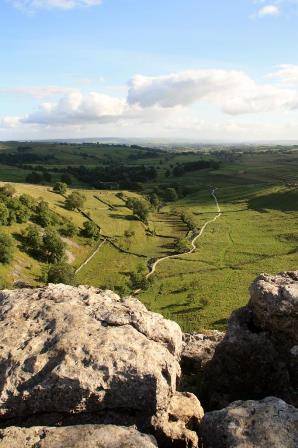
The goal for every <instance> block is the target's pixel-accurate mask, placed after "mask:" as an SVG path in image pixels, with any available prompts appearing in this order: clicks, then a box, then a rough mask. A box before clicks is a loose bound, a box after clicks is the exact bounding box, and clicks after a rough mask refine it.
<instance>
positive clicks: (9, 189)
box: [0, 184, 16, 197]
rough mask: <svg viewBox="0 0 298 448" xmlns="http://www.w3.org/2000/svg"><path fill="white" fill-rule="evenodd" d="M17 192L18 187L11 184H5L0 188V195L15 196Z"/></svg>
mask: <svg viewBox="0 0 298 448" xmlns="http://www.w3.org/2000/svg"><path fill="white" fill-rule="evenodd" d="M15 192H16V189H15V187H14V186H13V185H11V184H5V185H3V187H1V188H0V195H1V196H7V197H8V196H10V197H11V196H13V195H14V194H15Z"/></svg>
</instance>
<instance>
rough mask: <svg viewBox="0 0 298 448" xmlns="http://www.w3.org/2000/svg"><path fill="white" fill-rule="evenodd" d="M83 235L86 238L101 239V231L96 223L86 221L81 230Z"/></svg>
mask: <svg viewBox="0 0 298 448" xmlns="http://www.w3.org/2000/svg"><path fill="white" fill-rule="evenodd" d="M81 235H82V236H84V237H86V238H92V239H93V240H98V239H99V237H100V230H99V228H98V227H97V225H96V224H95V223H94V222H92V221H85V222H84V224H83V229H82V230H81Z"/></svg>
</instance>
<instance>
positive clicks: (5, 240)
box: [0, 233, 14, 264]
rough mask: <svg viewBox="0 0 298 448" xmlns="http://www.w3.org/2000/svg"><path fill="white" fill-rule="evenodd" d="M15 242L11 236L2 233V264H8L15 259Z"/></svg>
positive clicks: (0, 255)
mask: <svg viewBox="0 0 298 448" xmlns="http://www.w3.org/2000/svg"><path fill="white" fill-rule="evenodd" d="M13 249H14V242H13V239H12V238H11V236H10V235H6V234H5V233H0V263H3V264H8V263H10V262H11V260H12V257H13Z"/></svg>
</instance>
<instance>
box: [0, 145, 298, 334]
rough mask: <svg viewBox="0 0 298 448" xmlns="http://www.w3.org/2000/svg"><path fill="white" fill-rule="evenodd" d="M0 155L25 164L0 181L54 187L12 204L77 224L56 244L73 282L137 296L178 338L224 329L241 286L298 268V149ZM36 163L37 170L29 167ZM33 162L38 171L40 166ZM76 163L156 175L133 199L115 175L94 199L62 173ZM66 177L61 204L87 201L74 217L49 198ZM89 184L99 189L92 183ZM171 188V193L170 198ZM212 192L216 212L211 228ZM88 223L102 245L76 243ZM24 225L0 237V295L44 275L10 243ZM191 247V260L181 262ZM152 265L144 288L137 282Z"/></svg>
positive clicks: (20, 187)
mask: <svg viewBox="0 0 298 448" xmlns="http://www.w3.org/2000/svg"><path fill="white" fill-rule="evenodd" d="M0 154H2V155H4V158H6V160H10V162H9V163H15V162H14V158H19V156H20V154H21V155H22V157H24V159H21V160H23V161H20V160H19V159H18V160H19V162H18V164H17V165H13V166H12V165H10V166H8V165H6V166H4V165H2V167H1V166H0V175H1V176H0V178H1V179H2V180H10V181H11V180H16V179H18V178H19V176H20V177H22V176H23V178H22V179H23V180H24V179H25V178H26V176H27V175H28V173H31V172H35V173H39V174H40V175H44V173H45V172H46V173H47V174H48V175H50V177H51V180H48V182H46V181H45V180H43V182H44V183H45V185H39V184H34V185H33V184H29V183H12V182H10V183H12V184H13V186H14V187H15V189H16V193H15V196H16V197H18V196H19V195H21V194H28V195H30V196H31V197H33V198H34V199H35V200H37V201H38V200H39V199H40V198H42V199H43V200H44V201H46V202H47V203H48V204H49V208H50V210H51V211H52V212H53V213H54V214H55V216H56V217H58V218H59V219H62V221H63V220H67V221H71V222H72V223H73V224H75V226H76V227H77V229H78V231H77V235H76V236H71V237H67V238H65V237H64V242H65V244H66V257H67V261H68V262H69V263H70V264H71V265H73V267H74V268H75V270H77V274H76V282H77V283H81V284H82V283H83V284H90V285H93V286H96V287H101V288H109V289H112V290H116V291H118V292H119V293H121V294H128V293H130V292H133V291H136V290H139V297H140V300H142V301H143V303H144V304H146V306H148V307H149V309H151V310H153V311H157V312H160V313H162V314H163V315H164V316H165V317H167V318H171V319H173V320H175V321H177V322H178V323H179V324H180V325H181V326H182V328H183V329H184V330H185V331H193V330H196V331H198V330H200V331H201V330H208V329H224V328H225V326H226V319H227V317H228V316H229V314H230V313H231V312H232V311H233V310H234V309H235V308H237V307H239V306H241V305H242V304H243V303H244V301H245V298H246V291H247V288H248V285H249V284H250V282H251V281H252V279H253V278H254V277H255V276H256V275H257V274H258V273H259V272H261V271H263V270H265V269H270V271H271V272H278V271H280V270H281V269H283V268H284V267H286V268H287V269H289V270H290V269H295V267H296V266H297V216H298V207H297V204H298V190H297V186H296V183H295V176H297V174H296V173H297V169H295V168H296V167H297V152H296V151H295V149H291V148H286V149H284V148H283V149H280V150H277V149H276V150H272V151H268V150H267V152H264V150H263V149H261V150H258V148H255V149H254V151H253V150H252V149H251V148H250V149H249V150H247V151H246V152H243V150H242V148H241V150H239V151H235V148H234V149H233V150H231V151H228V150H225V151H224V152H221V151H215V150H214V151H212V152H208V151H206V152H203V153H197V152H195V153H194V152H186V153H185V152H181V153H179V152H178V153H176V152H168V151H161V150H154V149H150V148H141V147H125V146H116V145H115V146H108V145H91V144H88V145H74V144H72V145H70V144H68V145H62V144H60V145H58V144H56V145H53V144H37V143H34V144H33V143H32V144H31V143H30V144H29V145H24V144H20V143H11V144H10V143H7V144H2V152H1V153H0ZM14 154H16V156H14ZM34 158H37V159H38V160H35V162H36V164H32V160H34ZM28 160H31V164H29V168H30V169H28V163H27V162H28ZM41 160H43V161H44V163H43V165H42V166H40V165H39V164H38V163H37V162H38V161H39V162H40V161H41ZM206 161H209V162H210V161H212V163H216V164H217V165H216V166H215V165H214V166H215V167H216V169H214V168H212V167H209V168H206V167H205V168H204V164H203V165H201V164H202V162H204V163H205V162H206ZM0 162H1V160H0ZM209 162H208V163H209ZM82 163H85V165H84V166H85V167H86V168H88V169H92V170H97V169H98V170H101V172H102V170H103V169H104V170H105V171H106V172H107V173H108V170H109V168H110V167H111V166H112V165H117V166H118V167H120V166H125V167H126V168H125V169H126V173H129V172H130V171H129V170H128V171H127V168H128V167H129V169H133V167H135V166H143V168H142V170H143V171H142V172H143V173H144V172H147V171H148V170H149V169H150V170H151V168H152V167H155V169H156V176H155V178H154V179H147V180H143V181H142V182H138V183H137V185H135V184H134V185H132V187H133V189H121V188H119V186H120V185H118V188H115V183H117V182H116V180H117V176H118V175H119V170H118V172H115V173H114V174H113V176H116V177H114V178H113V185H111V184H107V185H105V189H96V188H94V187H93V188H92V186H91V185H89V186H88V185H86V184H85V183H84V182H82V181H80V180H79V179H78V178H76V177H75V176H74V175H73V174H69V173H70V171H68V166H70V165H69V164H72V170H73V171H72V173H73V172H77V171H76V170H77V169H79V168H80V166H81V164H82ZM87 163H88V165H87ZM89 163H90V165H89ZM202 166H203V168H202ZM24 167H25V168H26V169H24ZM42 168H43V170H42ZM57 169H58V171H56V170H57ZM123 169H124V168H123ZM32 170H33V171H32ZM44 170H46V171H44ZM59 170H60V171H59ZM146 170H147V171H146ZM187 170H190V171H187ZM80 172H82V169H81V171H80ZM150 172H151V171H150ZM168 172H169V173H168ZM66 174H68V175H69V176H70V178H71V179H69V181H70V180H71V183H72V185H71V186H69V187H68V190H67V193H66V195H69V194H71V193H72V192H74V191H79V192H80V193H81V194H83V195H84V196H85V201H84V204H83V206H82V207H81V208H80V211H79V210H78V209H74V210H73V211H70V210H67V209H66V208H65V206H64V201H65V197H64V196H65V195H64V196H63V195H59V194H57V193H54V192H53V185H54V184H55V182H56V181H60V180H61V177H63V176H66ZM106 178H108V175H106ZM110 179H111V178H110ZM66 180H67V179H66ZM97 181H98V182H99V183H101V184H102V180H101V178H100V177H99V178H97ZM129 182H131V180H130V181H129ZM118 183H120V182H118ZM3 185H4V184H3ZM135 187H137V188H136V189H135ZM167 189H174V193H175V194H174V196H173V195H172V192H171V195H170V196H169V193H168V192H167ZM213 190H214V191H215V193H216V199H217V200H218V204H219V207H220V211H221V215H220V216H218V219H216V220H214V218H215V217H216V215H217V213H218V208H217V204H216V202H215V198H214V197H213V196H212V191H213ZM153 193H154V195H155V196H157V197H158V200H159V201H160V202H159V203H158V204H157V205H152V204H151V205H150V198H151V196H150V195H152V194H153ZM133 198H134V199H138V200H139V201H143V202H144V201H145V202H146V203H147V204H148V205H149V206H150V212H149V215H148V217H147V222H146V223H144V222H142V221H141V220H140V218H139V217H138V216H136V215H135V214H134V213H133V211H132V209H131V208H130V207H129V206H128V203H129V200H130V199H133ZM86 220H91V221H93V222H94V223H95V224H96V225H97V226H99V227H100V230H101V234H100V238H99V239H98V240H94V239H93V240H92V239H90V238H85V237H83V236H82V235H81V229H82V226H83V224H84V222H86ZM213 220H214V221H213ZM206 223H208V225H207V226H206V227H205V224H206ZM285 224H286V225H285ZM63 225H64V224H63V223H62V224H61V223H60V224H56V225H55V228H56V229H57V230H59V229H60V228H61V226H62V227H63ZM27 226H28V223H21V224H19V223H14V224H13V225H11V226H3V227H2V230H3V231H4V232H6V233H9V234H12V235H13V236H14V239H15V241H16V245H17V247H16V249H15V252H14V258H13V261H12V263H11V264H9V265H1V266H0V276H1V282H2V284H3V285H7V286H12V285H13V284H14V283H15V282H20V283H22V282H23V283H26V284H30V285H31V284H32V285H38V284H42V283H43V281H42V273H43V270H44V269H45V266H46V264H45V263H43V262H40V261H39V260H37V259H36V258H34V257H32V256H30V254H28V252H26V251H25V250H23V248H22V244H20V241H19V239H18V235H21V234H22V232H23V231H24V230H25V229H26V228H27ZM202 229H203V232H202V235H200V237H199V238H198V239H196V238H197V236H198V235H199V234H200V232H201V230H202ZM194 239H195V240H196V241H195V247H196V250H194V251H193V253H188V254H185V253H187V252H189V251H190V249H191V248H192V245H191V241H192V240H194ZM179 254H180V255H179ZM168 256H170V258H165V257H168ZM163 258H165V259H164V260H162V261H161V262H160V263H159V260H160V259H163ZM156 261H157V262H158V263H157V264H156V269H155V272H154V274H153V275H151V276H150V279H149V280H150V281H147V282H145V281H143V280H144V279H145V277H146V275H147V274H148V273H149V272H150V271H151V269H152V266H154V265H155V262H156ZM85 262H86V264H84V263H85ZM239 288H240V291H239Z"/></svg>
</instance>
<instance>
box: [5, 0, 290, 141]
mask: <svg viewBox="0 0 298 448" xmlns="http://www.w3.org/2000/svg"><path fill="white" fill-rule="evenodd" d="M297 22H298V0H208V1H207V0H0V58H1V59H0V60H1V65H0V140H12V139H13V140H18V139H28V140H30V139H49V138H53V139H55V138H87V137H98V138H100V137H120V138H121V137H125V138H133V137H141V138H168V139H171V140H174V139H178V138H179V139H180V138H182V139H192V140H195V141H202V140H206V139H207V140H221V141H252V140H298V51H297V50H298V26H297V24H298V23H297Z"/></svg>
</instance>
